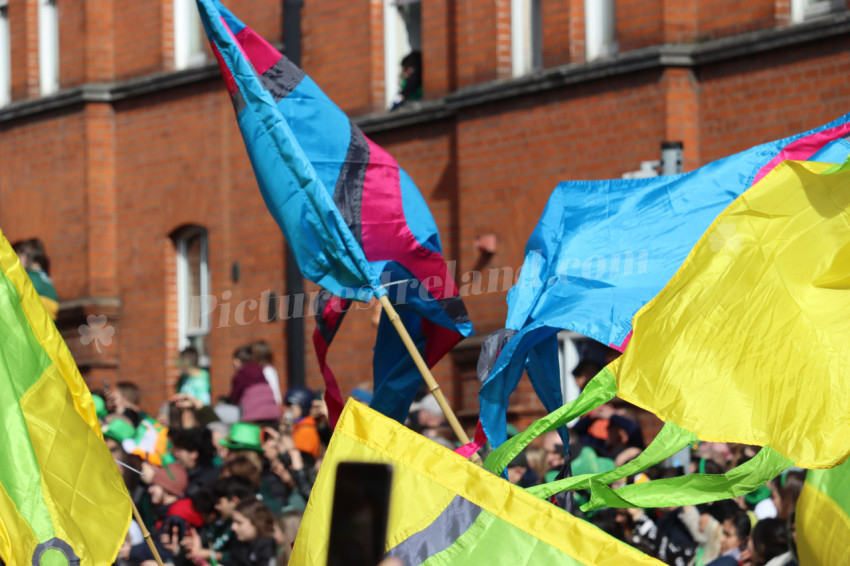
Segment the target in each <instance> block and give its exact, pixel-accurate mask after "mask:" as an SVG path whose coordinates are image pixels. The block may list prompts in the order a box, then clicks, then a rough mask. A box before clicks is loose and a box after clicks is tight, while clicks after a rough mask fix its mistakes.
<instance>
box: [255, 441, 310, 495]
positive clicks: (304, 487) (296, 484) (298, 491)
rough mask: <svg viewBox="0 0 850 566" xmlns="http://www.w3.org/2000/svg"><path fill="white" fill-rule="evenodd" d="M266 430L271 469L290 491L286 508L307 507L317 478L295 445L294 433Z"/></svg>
mask: <svg viewBox="0 0 850 566" xmlns="http://www.w3.org/2000/svg"><path fill="white" fill-rule="evenodd" d="M265 432H266V440H265V442H264V443H263V448H265V456H266V459H267V460H268V462H269V464H270V469H271V471H272V472H274V473H275V474H276V475H277V476H278V477H279V478H280V481H281V482H283V484H284V485H285V486H286V487H287V488H288V489H289V491H290V495H289V497H288V498H287V501H286V505H285V507H284V508H285V509H300V510H303V509H305V508H306V506H307V500H308V499H309V498H310V492H311V491H312V489H313V481H314V479H315V478H313V477H311V475H310V473H309V470H308V469H307V467H306V466H305V464H304V458H303V455H302V454H301V451H300V450H298V449H297V448H296V447H295V441H294V440H293V438H292V435H290V434H287V433H286V432H285V431H283V432H279V431H276V430H274V429H271V428H267V429H265Z"/></svg>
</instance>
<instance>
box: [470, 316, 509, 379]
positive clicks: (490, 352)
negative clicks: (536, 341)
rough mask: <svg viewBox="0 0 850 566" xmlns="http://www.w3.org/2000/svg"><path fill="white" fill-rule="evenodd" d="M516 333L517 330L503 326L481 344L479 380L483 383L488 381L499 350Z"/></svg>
mask: <svg viewBox="0 0 850 566" xmlns="http://www.w3.org/2000/svg"><path fill="white" fill-rule="evenodd" d="M516 333H517V331H516V330H511V329H509V328H503V329H501V330H497V331H496V332H494V333H492V334H491V335H490V336H488V337H487V338H485V339H484V343H483V344H482V345H481V353H480V354H479V355H478V381H480V382H481V383H484V382H485V381H487V378H488V377H490V372H491V371H492V370H493V367H494V366H495V365H496V358H498V357H499V352H501V351H502V348H504V347H505V344H507V343H508V341H509V340H510V339H511V338H513V337H514V335H515V334H516Z"/></svg>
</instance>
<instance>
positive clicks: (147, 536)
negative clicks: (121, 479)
mask: <svg viewBox="0 0 850 566" xmlns="http://www.w3.org/2000/svg"><path fill="white" fill-rule="evenodd" d="M127 495H128V496H130V505H132V506H133V516H134V517H135V518H136V522H137V523H138V524H139V528H140V529H142V536H143V537H144V538H145V541H146V542H147V543H148V546H149V547H150V549H151V552H153V558H154V560H156V563H157V564H158V565H159V566H165V565H164V564H163V563H162V558H160V557H159V551H158V550H157V549H156V545H155V544H154V542H153V539H151V534H150V532H149V531H148V528H147V527H146V526H145V522H144V521H142V516H141V514H140V513H139V509H138V508H137V507H136V503H135V502H134V501H133V496H132V495H130V492H129V491H128V492H127Z"/></svg>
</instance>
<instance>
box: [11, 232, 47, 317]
mask: <svg viewBox="0 0 850 566" xmlns="http://www.w3.org/2000/svg"><path fill="white" fill-rule="evenodd" d="M12 248H13V249H14V250H15V252H16V253H17V254H18V259H19V260H20V262H21V265H22V266H23V268H24V270H26V272H27V275H29V276H30V280H31V281H32V285H33V287H35V292H36V293H38V296H39V297H40V298H41V302H42V303H43V304H44V308H45V309H47V313H48V314H49V315H50V318H52V319H53V320H56V315H57V314H58V313H59V298H58V296H57V295H56V287H54V286H53V280H52V279H51V278H50V260H49V259H48V257H47V252H46V251H45V249H44V243H43V242H42V241H41V240H40V239H38V238H30V239H29V240H23V241H20V242H15V243H14V244H12Z"/></svg>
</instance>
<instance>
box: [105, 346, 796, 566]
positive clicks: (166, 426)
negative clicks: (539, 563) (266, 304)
mask: <svg viewBox="0 0 850 566" xmlns="http://www.w3.org/2000/svg"><path fill="white" fill-rule="evenodd" d="M179 365H180V370H181V375H180V378H179V380H178V382H177V383H176V384H175V393H174V394H173V396H172V397H171V399H170V401H169V403H167V404H166V405H165V406H164V407H163V409H162V411H161V412H160V414H159V415H155V416H151V415H147V414H146V413H145V412H144V411H142V410H141V408H140V391H139V389H138V387H136V386H135V385H134V384H132V383H129V382H123V383H118V384H117V385H116V386H115V387H114V388H106V389H104V390H97V391H93V394H94V398H95V403H96V405H97V406H98V416H99V417H100V418H101V419H102V421H101V422H102V429H103V433H104V437H105V439H106V443H107V444H108V446H109V449H110V450H111V451H112V454H113V456H114V458H115V460H116V462H117V463H118V465H119V469H120V470H121V473H122V475H123V478H124V481H125V483H126V485H127V489H128V490H129V492H130V494H131V495H132V498H133V501H134V502H135V504H136V506H137V508H138V509H139V511H140V516H141V518H142V523H143V525H139V524H138V523H136V521H135V520H134V521H133V524H132V525H131V528H130V530H129V532H128V534H127V537H126V541H125V543H124V546H123V547H122V549H121V551H120V553H119V557H118V561H117V564H119V565H122V566H135V565H143V566H151V565H153V564H155V562H154V558H153V554H152V552H151V550H150V549H149V546H148V544H147V543H146V542H145V541H144V540H143V532H144V530H147V531H149V532H150V533H152V539H153V540H154V541H155V543H156V545H157V547H158V549H159V553H160V555H161V556H162V558H163V560H164V561H165V562H166V563H167V564H173V565H175V566H180V565H184V564H224V565H227V566H231V565H233V566H241V565H252V566H254V565H256V566H260V565H262V566H271V565H278V564H280V565H283V564H286V563H287V562H288V559H289V556H290V553H291V550H292V545H293V544H294V540H295V536H296V533H297V531H298V527H299V525H300V521H301V516H302V513H303V512H304V509H305V508H306V504H307V500H308V499H309V497H310V494H311V490H312V487H313V482H314V481H315V478H316V475H317V473H318V470H319V467H320V466H321V463H322V459H323V455H324V453H325V450H326V448H327V446H328V443H329V441H330V437H331V429H330V426H329V422H328V414H327V406H326V405H325V403H324V401H323V399H322V392H321V391H311V390H309V389H307V388H306V387H293V388H290V389H289V390H287V391H286V392H285V395H281V392H280V386H279V380H278V375H277V373H276V372H275V371H274V367H273V365H272V364H271V355H270V350H269V347H268V344H267V343H265V342H262V341H258V342H254V343H252V344H249V345H246V346H243V347H240V348H238V349H237V350H236V351H235V352H234V354H233V369H234V374H233V378H232V381H231V389H230V394H229V395H228V396H227V397H225V398H221V399H218V400H217V401H216V402H212V397H211V392H210V379H209V373H208V372H207V371H206V370H204V369H202V368H200V367H199V366H198V354H197V352H196V351H194V350H193V349H191V348H189V349H187V350H184V351H183V352H182V353H181V355H180V361H179ZM590 366H593V364H583V365H582V366H581V367H580V368H578V369H577V371H576V373H577V374H578V380H577V381H578V383H579V385H580V386H583V385H585V384H586V382H587V379H589V376H592V375H594V374H595V371H596V370H597V369H600V368H599V367H590ZM352 394H353V396H354V397H355V398H357V399H359V400H360V401H363V402H366V403H368V402H369V400H370V393H369V392H368V391H366V390H363V389H356V390H354V391H353V392H352ZM278 399H279V400H280V402H278ZM407 424H408V426H410V427H411V428H413V429H414V430H416V431H417V432H420V433H421V434H423V435H424V436H426V437H427V438H430V439H432V440H433V441H434V442H437V443H439V444H441V445H443V446H445V447H446V448H448V449H454V448H456V447H457V440H456V438H455V436H454V433H453V432H452V430H451V428H450V427H449V426H448V425H447V424H446V419H445V416H444V415H443V413H442V411H441V410H440V407H439V405H438V403H437V402H436V400H435V399H434V397H433V395H430V394H428V395H424V396H422V397H421V398H420V399H418V400H417V401H416V402H415V403H414V404H413V406H412V407H411V417H410V418H409V419H408V422H407ZM517 432H518V431H517V430H516V428H515V427H513V426H509V435H513V434H516V433H517ZM569 438H570V443H569V445H568V446H566V447H565V446H564V443H563V440H562V437H561V436H560V435H559V434H558V433H557V432H551V433H547V434H546V435H544V436H543V437H541V438H540V439H539V441H538V442H535V443H533V444H531V445H529V446H528V447H526V448H525V450H523V452H522V453H520V454H519V456H517V457H516V458H515V459H514V460H513V461H512V462H511V463H510V464H509V465H508V468H507V477H508V480H509V481H511V482H512V483H515V484H517V485H519V486H521V487H530V486H533V485H538V484H540V483H546V482H550V481H553V480H556V479H559V478H561V477H565V476H566V475H568V474H569V475H574V476H575V475H581V474H588V473H598V472H604V471H607V470H611V469H614V468H615V467H618V466H621V465H623V464H625V463H627V462H629V461H631V460H633V459H634V458H636V457H637V456H638V455H639V454H640V453H641V452H642V450H643V449H644V436H643V433H642V430H641V427H640V425H639V420H638V418H637V415H636V413H635V409H634V408H632V407H630V406H628V405H626V404H624V403H618V404H616V405H612V404H610V403H606V404H604V405H602V406H600V407H599V408H597V409H595V410H593V411H591V412H590V413H588V414H587V415H584V416H583V417H582V418H580V419H578V421H577V422H575V423H573V424H572V426H571V427H570V434H569ZM757 450H758V448H757V447H751V446H744V445H731V444H723V443H702V444H698V445H695V446H694V447H693V450H692V453H691V458H690V463H689V464H687V465H685V466H683V465H678V464H674V465H668V466H667V467H663V466H662V465H659V466H656V467H653V468H650V469H648V470H646V471H643V472H640V473H638V474H636V475H634V476H631V477H628V478H626V479H624V480H620V481H619V482H617V483H616V484H614V485H613V487H618V486H620V485H624V484H626V483H640V482H644V481H649V480H652V479H660V478H669V477H675V476H679V475H684V474H688V473H696V472H701V473H709V474H720V473H724V472H726V471H727V470H729V469H731V468H732V467H734V466H738V465H741V464H742V463H744V462H746V461H747V460H749V459H751V458H752V457H754V456H755V454H756V453H757ZM568 455H569V458H568V457H567V456H568ZM804 480H805V472H804V471H803V470H791V471H788V472H786V473H784V474H782V475H781V476H779V477H777V478H776V479H774V480H773V481H771V482H769V483H768V485H767V486H765V487H763V488H761V489H759V490H756V491H755V492H753V493H750V494H748V495H746V496H744V497H738V498H735V499H729V500H724V501H717V502H713V503H708V504H705V505H698V506H683V507H671V508H663V509H600V510H597V511H595V512H590V513H587V514H584V513H582V512H581V511H580V506H581V504H582V503H584V502H585V501H587V498H588V494H587V493H586V492H583V491H576V492H574V493H571V494H570V495H567V494H565V493H562V494H558V495H556V496H554V497H553V499H552V502H553V503H555V504H557V505H559V506H561V507H564V508H565V509H567V510H569V511H570V512H571V513H574V514H575V515H577V516H579V517H582V518H584V519H586V520H587V521H589V522H591V523H593V524H594V525H596V526H598V527H599V528H601V529H602V530H604V531H606V532H607V533H608V534H610V535H611V536H613V537H615V538H617V539H619V540H621V541H623V542H625V543H627V544H630V545H633V546H634V547H636V548H638V549H640V550H641V551H643V552H645V553H647V554H650V555H652V556H655V557H657V558H659V559H660V560H661V561H663V562H665V563H667V564H671V565H675V566H707V565H710V566H735V565H744V566H789V565H793V564H796V562H795V558H794V508H795V505H796V500H797V497H798V496H799V493H800V491H801V489H802V485H803V482H804ZM142 527H144V529H143V528H142ZM564 536H569V533H564Z"/></svg>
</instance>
